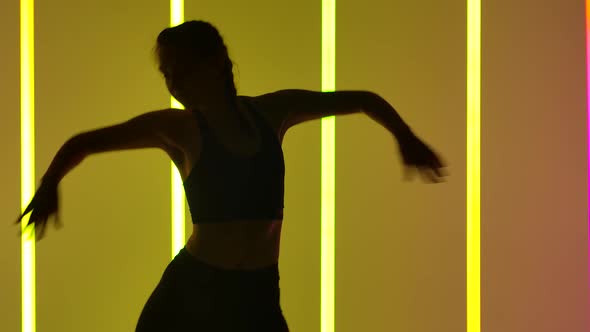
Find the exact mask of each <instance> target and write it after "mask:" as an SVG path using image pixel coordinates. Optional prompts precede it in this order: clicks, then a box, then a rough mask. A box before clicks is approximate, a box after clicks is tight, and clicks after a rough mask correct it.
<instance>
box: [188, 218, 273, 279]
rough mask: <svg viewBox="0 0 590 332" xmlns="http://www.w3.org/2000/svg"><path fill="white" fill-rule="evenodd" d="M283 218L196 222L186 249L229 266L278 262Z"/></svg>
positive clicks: (249, 267)
mask: <svg viewBox="0 0 590 332" xmlns="http://www.w3.org/2000/svg"><path fill="white" fill-rule="evenodd" d="M282 224H283V222H282V220H280V219H277V220H232V221H231V222H229V221H224V222H215V223H205V222H203V223H197V224H193V233H192V235H191V237H190V238H189V240H188V242H187V243H186V249H187V250H188V252H189V253H190V254H191V255H193V256H194V257H195V258H197V259H199V260H201V261H203V262H205V263H208V264H210V265H213V266H217V267H222V268H225V269H243V270H247V269H257V268H263V267H267V266H269V265H272V264H277V263H278V260H279V247H280V238H281V227H282Z"/></svg>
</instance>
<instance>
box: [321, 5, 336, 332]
mask: <svg viewBox="0 0 590 332" xmlns="http://www.w3.org/2000/svg"><path fill="white" fill-rule="evenodd" d="M335 89H336V0H322V91H324V92H329V91H335ZM334 118H335V117H334V116H328V117H324V118H322V166H321V167H322V171H321V172H322V174H321V176H322V188H321V195H322V197H321V199H322V221H321V227H322V229H321V241H322V242H321V251H322V252H321V256H322V257H321V260H322V261H321V332H333V331H334V264H335V252H334V248H335V246H334V243H335V235H336V229H335V223H334V221H335V204H334V203H335V193H336V187H335V180H334V179H335V173H336V169H335V166H336V164H335V140H336V126H335V121H334V120H335V119H334Z"/></svg>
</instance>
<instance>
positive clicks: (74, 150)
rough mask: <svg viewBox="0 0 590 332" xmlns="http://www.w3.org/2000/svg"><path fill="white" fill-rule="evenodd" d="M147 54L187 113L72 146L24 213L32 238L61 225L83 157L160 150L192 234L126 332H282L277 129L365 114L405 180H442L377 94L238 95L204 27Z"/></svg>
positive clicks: (179, 32) (219, 44)
mask: <svg viewBox="0 0 590 332" xmlns="http://www.w3.org/2000/svg"><path fill="white" fill-rule="evenodd" d="M155 55H156V59H157V62H158V64H159V70H160V71H161V73H162V74H163V76H164V78H165V80H166V86H167V88H168V90H169V91H170V93H171V94H172V96H174V98H176V100H178V101H179V102H180V103H181V104H182V105H184V107H185V110H178V109H171V108H167V109H163V110H157V111H152V112H147V113H144V114H142V115H139V116H137V117H134V118H132V119H130V120H128V121H125V122H123V123H120V124H116V125H113V126H110V127H105V128H100V129H96V130H92V131H88V132H83V133H81V134H78V135H75V136H73V137H72V138H71V139H69V140H68V141H67V142H66V143H64V145H63V146H62V147H61V149H60V150H59V151H58V152H57V154H56V156H55V158H54V159H53V161H52V163H51V165H50V166H49V169H48V170H47V172H46V173H45V174H44V176H43V177H42V180H41V183H40V186H39V188H38V189H37V192H36V193H35V195H34V197H33V199H32V200H31V202H30V204H29V205H28V206H27V208H26V209H25V211H24V212H23V213H22V214H21V215H20V216H19V218H18V219H17V222H16V223H17V224H18V223H20V222H21V220H22V218H23V217H24V216H25V215H26V214H28V213H31V215H30V218H29V222H28V224H27V226H29V225H31V224H33V225H34V228H35V231H36V233H38V236H37V239H38V240H40V239H41V238H43V236H44V233H45V228H46V225H47V221H48V220H49V218H50V217H52V216H55V220H56V223H55V225H56V226H57V227H61V226H62V224H61V221H60V215H59V194H58V184H59V182H60V181H61V179H62V178H63V177H64V176H65V175H66V174H67V173H68V172H69V171H70V170H72V169H73V168H74V167H76V166H77V165H78V164H79V163H80V162H82V161H83V160H84V159H85V158H86V157H87V156H89V155H91V154H94V153H100V152H105V151H116V150H127V149H138V148H159V149H162V150H163V151H165V152H166V153H167V154H168V156H169V157H170V159H171V160H172V161H173V162H174V163H175V165H176V167H177V168H178V171H179V173H180V175H181V177H182V179H183V185H184V190H185V194H186V198H187V201H188V204H189V208H190V213H191V217H192V220H193V233H192V235H191V236H190V238H189V239H188V241H187V243H186V245H185V246H184V247H183V248H182V249H181V250H180V252H179V253H178V254H177V255H176V256H175V257H174V259H172V261H171V262H170V263H169V264H168V266H167V267H166V269H165V271H164V273H163V275H162V277H161V279H160V281H159V283H158V284H157V286H156V288H155V289H154V290H153V292H152V293H151V295H150V296H149V298H148V300H147V302H146V303H145V306H144V307H143V310H142V312H141V314H140V316H139V319H138V322H137V325H136V329H135V331H136V332H149V331H154V332H155V331H158V332H164V331H167V332H175V331H207V332H222V331H233V332H237V331H257V332H285V331H289V328H288V326H287V322H286V320H285V318H284V316H283V313H282V310H281V307H280V303H279V302H280V301H279V299H280V290H279V271H278V260H279V243H280V235H281V226H282V221H283V207H284V205H283V198H284V175H285V165H284V159H283V152H282V149H281V143H282V139H283V136H284V134H285V132H286V131H287V129H289V128H290V127H293V126H295V125H297V124H299V123H302V122H304V121H309V120H314V119H320V118H322V117H326V116H331V115H344V114H352V113H355V112H361V111H364V112H366V114H367V115H369V116H370V117H371V118H372V119H374V120H375V121H378V122H379V123H380V124H382V125H383V126H384V127H385V128H386V129H387V130H389V131H391V133H392V135H393V137H394V138H395V139H396V140H397V142H398V146H399V152H400V154H401V157H402V160H403V163H404V166H405V173H406V179H410V178H411V176H412V175H413V171H415V170H418V171H419V173H420V175H421V176H422V177H423V179H424V180H425V181H427V182H439V181H442V180H443V177H444V176H445V175H446V174H445V173H444V172H443V167H444V165H443V162H442V161H441V160H440V158H439V157H438V156H437V155H436V153H435V152H433V151H432V150H431V149H430V148H429V147H428V146H427V145H426V144H425V143H423V142H422V141H421V140H420V139H419V138H418V137H417V136H416V135H414V133H413V132H412V130H411V129H410V128H409V127H408V126H407V125H406V124H405V123H404V122H403V121H402V119H401V118H400V117H399V115H398V114H397V113H396V111H395V110H394V109H393V107H391V106H390V105H389V104H388V103H387V102H386V101H385V100H384V99H383V98H381V97H380V96H379V95H378V94H376V93H373V92H369V91H335V92H315V91H309V90H301V89H284V90H278V91H275V92H270V93H266V94H262V95H259V96H242V95H238V94H237V91H236V88H235V85H234V78H233V73H232V61H231V59H230V58H229V55H228V51H227V48H226V46H225V44H224V41H223V39H222V37H221V35H220V34H219V31H218V30H217V29H216V28H215V27H214V26H213V25H212V24H211V23H208V22H205V21H188V22H185V23H183V24H180V25H178V26H175V27H171V28H166V29H164V30H163V31H162V32H161V33H160V34H159V36H158V38H157V43H156V47H155Z"/></svg>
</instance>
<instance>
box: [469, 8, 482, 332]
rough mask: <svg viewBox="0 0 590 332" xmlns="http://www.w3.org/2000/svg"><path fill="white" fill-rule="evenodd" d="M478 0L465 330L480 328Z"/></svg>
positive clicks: (472, 55)
mask: <svg viewBox="0 0 590 332" xmlns="http://www.w3.org/2000/svg"><path fill="white" fill-rule="evenodd" d="M480 96H481V0H467V332H480V330H481V313H480V310H481V303H480V301H481V296H480V293H481V289H480V263H481V262H480V103H481V98H480Z"/></svg>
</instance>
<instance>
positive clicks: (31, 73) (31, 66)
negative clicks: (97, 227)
mask: <svg viewBox="0 0 590 332" xmlns="http://www.w3.org/2000/svg"><path fill="white" fill-rule="evenodd" d="M34 22H35V21H34V1H33V0H21V2H20V78H21V86H20V98H21V99H20V123H21V128H20V135H21V137H20V141H21V211H24V210H25V209H26V204H28V203H29V202H31V200H32V199H33V195H34V193H35V58H34V56H35V49H34V31H35V30H34V29H35V27H34ZM21 213H22V212H21ZM30 216H31V214H30V213H29V214H28V215H27V216H25V217H24V218H23V219H22V221H21V224H20V225H21V229H22V230H23V232H22V236H21V305H22V307H21V314H22V315H21V324H22V331H24V332H34V331H35V330H36V326H35V320H36V317H35V316H36V312H35V227H34V225H32V227H28V231H27V232H24V230H25V225H26V224H27V223H28V222H29V218H30Z"/></svg>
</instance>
